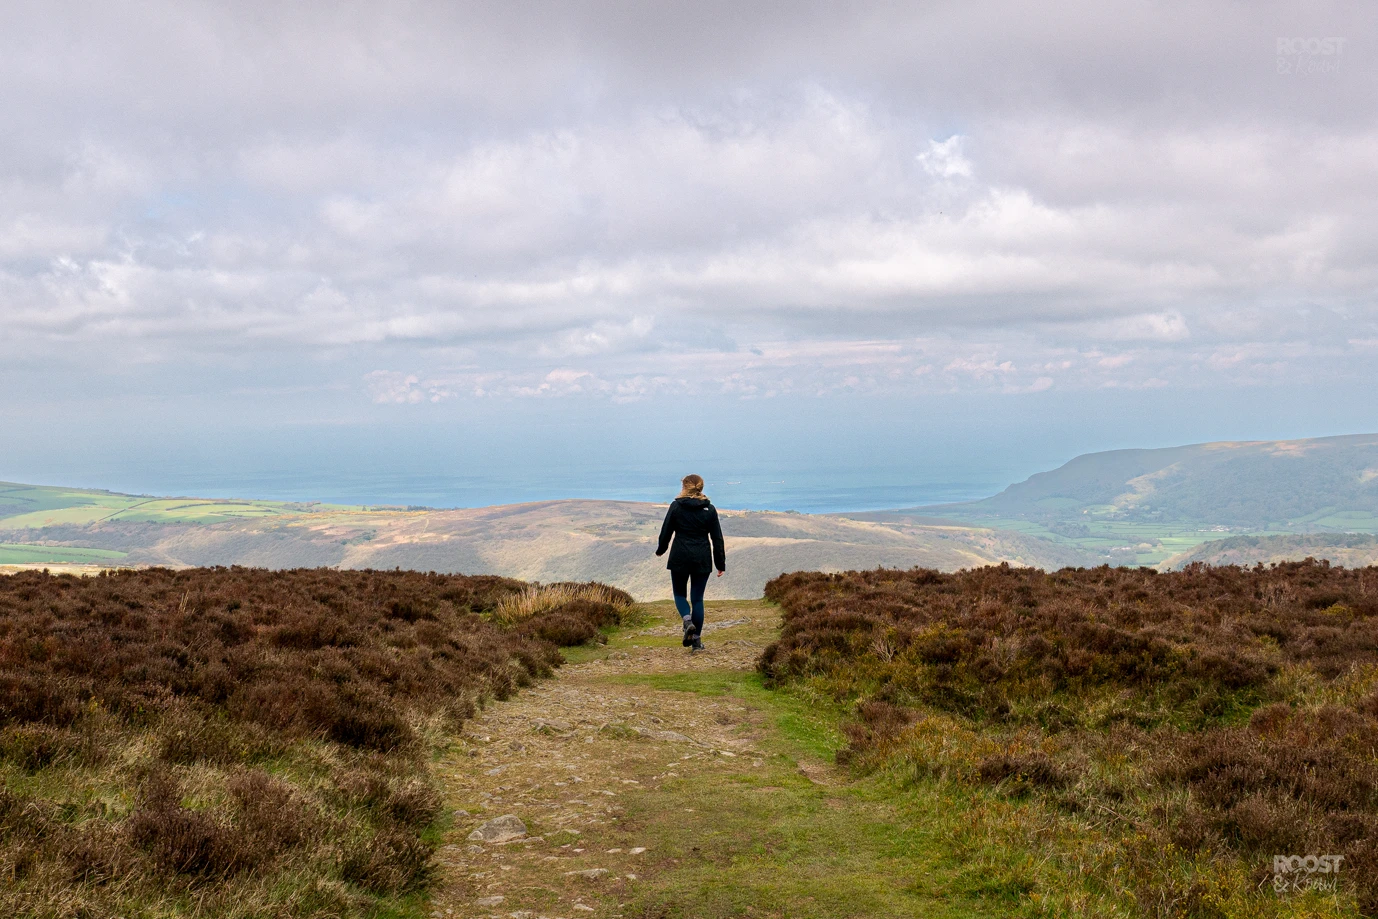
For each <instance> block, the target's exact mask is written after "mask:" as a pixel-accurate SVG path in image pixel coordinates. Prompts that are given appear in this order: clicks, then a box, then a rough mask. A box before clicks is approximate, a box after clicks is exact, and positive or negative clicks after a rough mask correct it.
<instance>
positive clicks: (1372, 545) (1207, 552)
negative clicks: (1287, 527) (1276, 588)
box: [1169, 533, 1378, 568]
mask: <svg viewBox="0 0 1378 919" xmlns="http://www.w3.org/2000/svg"><path fill="white" fill-rule="evenodd" d="M1305 558H1314V559H1325V560H1327V561H1329V562H1330V563H1331V564H1333V565H1343V566H1345V567H1346V568H1362V567H1364V566H1365V565H1378V536H1374V535H1372V534H1368V533H1300V534H1296V535H1288V536H1232V537H1230V538H1229V539H1221V540H1217V541H1215V542H1209V543H1205V544H1203V545H1201V546H1198V547H1197V548H1195V549H1193V550H1192V551H1190V552H1184V553H1183V554H1181V555H1179V556H1176V557H1174V558H1172V559H1170V560H1169V565H1170V567H1172V568H1182V567H1184V566H1186V565H1189V564H1191V563H1192V562H1205V563H1206V564H1207V565H1257V564H1258V563H1260V562H1262V563H1263V564H1265V565H1268V564H1272V563H1273V562H1289V561H1301V560H1302V559H1305Z"/></svg>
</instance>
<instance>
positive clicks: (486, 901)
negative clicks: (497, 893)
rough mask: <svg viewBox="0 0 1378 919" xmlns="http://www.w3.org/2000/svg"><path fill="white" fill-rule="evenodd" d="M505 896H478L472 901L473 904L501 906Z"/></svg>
mask: <svg viewBox="0 0 1378 919" xmlns="http://www.w3.org/2000/svg"><path fill="white" fill-rule="evenodd" d="M506 899H507V898H506V897H479V898H478V899H477V900H475V901H474V905H475V906H480V907H482V906H501V905H502V901H503V900H506Z"/></svg>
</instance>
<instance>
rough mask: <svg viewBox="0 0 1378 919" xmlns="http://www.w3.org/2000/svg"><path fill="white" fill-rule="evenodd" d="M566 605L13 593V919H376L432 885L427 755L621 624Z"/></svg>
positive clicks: (390, 585) (97, 588)
mask: <svg viewBox="0 0 1378 919" xmlns="http://www.w3.org/2000/svg"><path fill="white" fill-rule="evenodd" d="M557 586H558V587H559V588H560V592H561V593H560V595H561V597H562V599H561V600H560V602H559V603H556V604H553V605H550V606H548V607H546V608H543V609H541V610H539V611H537V612H535V613H534V614H533V615H531V616H530V617H528V618H525V619H523V620H522V621H521V622H520V623H519V624H514V625H513V626H512V627H511V628H507V627H503V626H501V625H499V624H495V623H494V622H491V621H489V620H490V617H491V614H492V613H493V611H494V610H495V609H496V608H497V606H498V605H499V604H500V603H502V602H503V601H504V600H505V599H507V598H512V597H518V596H522V595H523V593H524V592H527V593H530V591H529V589H528V586H527V585H525V584H523V583H522V582H520V581H513V580H509V579H505V578H496V577H464V576H459V575H436V574H423V573H419V572H408V571H400V570H399V571H333V570H298V571H264V570H255V569H245V568H212V569H193V570H186V571H169V570H163V569H150V570H142V571H119V572H108V573H105V574H102V575H100V576H98V577H91V578H78V577H72V576H52V575H49V574H48V573H46V572H25V573H21V574H17V575H12V576H8V577H0V779H3V783H4V784H3V786H0V877H3V878H4V879H5V884H4V885H0V915H40V914H41V915H53V916H58V915H64V916H66V915H88V916H107V915H108V916H119V915H127V914H129V913H130V912H131V911H132V912H138V913H139V914H143V913H144V912H147V911H148V910H149V909H152V907H151V906H150V904H153V903H158V904H162V906H160V907H158V910H161V911H159V912H158V914H159V915H164V914H167V915H178V914H181V913H180V912H179V910H184V907H182V906H177V905H176V904H179V903H181V904H186V905H185V909H188V910H193V911H194V910H196V909H203V908H204V909H205V910H209V911H210V912H212V913H213V912H215V910H216V909H232V910H233V911H235V912H236V913H237V914H239V913H242V914H245V915H248V914H253V915H265V916H266V915H273V916H284V917H285V916H296V915H303V916H304V915H313V916H314V915H319V916H324V915H332V916H333V915H366V914H372V913H374V912H375V911H376V910H377V907H378V898H380V897H384V898H386V897H390V896H393V895H397V894H401V893H405V892H407V891H411V890H414V889H416V888H417V887H418V886H420V885H423V884H424V883H425V882H426V881H427V879H428V878H429V877H430V872H431V859H432V856H433V851H432V848H433V847H432V845H431V844H430V843H428V842H427V841H425V840H424V839H423V837H422V833H423V831H424V830H425V829H426V828H427V827H428V826H430V825H431V824H432V823H433V822H434V821H435V819H436V817H437V816H438V814H439V812H440V808H441V798H440V795H439V793H438V792H437V790H436V788H435V785H434V782H433V781H432V780H431V778H430V775H429V773H428V771H427V763H428V761H429V757H428V754H429V752H430V751H429V750H428V749H427V748H426V744H427V743H429V742H430V741H429V740H428V739H427V738H432V737H435V736H438V734H437V732H440V731H441V726H443V725H448V726H449V727H450V728H452V729H453V728H455V727H457V726H458V725H459V723H460V722H462V721H463V720H464V719H466V718H468V717H471V716H472V715H473V714H474V712H475V711H476V709H477V707H478V706H479V705H482V704H483V703H484V701H485V700H486V699H490V698H503V697H506V696H508V695H510V694H511V693H512V692H514V691H515V690H516V689H517V688H518V687H519V686H523V685H527V684H529V683H530V682H532V681H533V680H535V679H538V678H541V677H544V676H547V675H549V674H550V673H551V672H552V670H553V668H554V667H556V666H558V665H559V663H560V662H561V660H562V658H561V656H560V654H559V651H558V649H557V647H556V646H557V645H570V644H577V643H582V642H584V641H587V640H589V639H591V638H595V637H598V635H599V632H598V630H599V629H600V628H602V627H604V626H606V625H609V624H613V623H616V622H617V621H619V619H620V618H621V616H622V615H624V614H625V612H626V610H627V609H628V607H629V605H630V597H627V596H626V595H625V594H622V593H621V592H620V591H614V590H613V589H612V588H606V587H603V586H602V585H557ZM624 600H625V602H624ZM20 788H23V789H26V791H23V792H21V791H20V790H19V789H20ZM198 903H199V904H202V906H199V907H198V906H195V905H194V904H198ZM206 904H211V905H206ZM215 904H219V906H215ZM164 907H165V909H164ZM158 910H155V911H158Z"/></svg>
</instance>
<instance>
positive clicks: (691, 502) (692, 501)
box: [675, 498, 713, 507]
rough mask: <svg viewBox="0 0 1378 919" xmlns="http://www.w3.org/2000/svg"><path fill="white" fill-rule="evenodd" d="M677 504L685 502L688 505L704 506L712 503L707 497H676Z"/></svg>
mask: <svg viewBox="0 0 1378 919" xmlns="http://www.w3.org/2000/svg"><path fill="white" fill-rule="evenodd" d="M675 503H676V504H683V505H685V506H686V507H703V506H704V505H705V504H712V503H713V502H712V501H709V500H708V499H707V498H676V499H675Z"/></svg>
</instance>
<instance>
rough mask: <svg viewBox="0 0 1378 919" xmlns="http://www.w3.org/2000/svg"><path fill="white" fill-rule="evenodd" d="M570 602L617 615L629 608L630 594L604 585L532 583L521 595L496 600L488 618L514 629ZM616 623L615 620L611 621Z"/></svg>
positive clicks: (511, 595) (566, 582) (630, 602)
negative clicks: (604, 608) (590, 605)
mask: <svg viewBox="0 0 1378 919" xmlns="http://www.w3.org/2000/svg"><path fill="white" fill-rule="evenodd" d="M572 603H585V604H592V605H593V606H595V607H607V608H609V609H610V611H613V612H616V613H625V612H626V611H627V610H629V609H630V608H631V606H632V603H633V600H632V596H631V594H629V593H627V592H626V591H625V590H618V589H617V588H616V587H609V586H608V585H607V584H597V583H588V584H576V583H572V582H569V581H561V582H558V583H555V584H533V585H531V586H530V587H527V588H526V589H524V590H522V591H521V592H520V593H516V594H510V595H508V596H505V597H503V598H502V599H501V600H499V601H498V603H497V605H496V606H495V607H494V609H493V612H492V614H491V617H490V618H491V619H492V621H493V622H494V623H497V624H498V625H505V626H514V625H519V624H521V623H523V622H526V621H527V620H528V619H531V618H532V617H533V616H541V615H545V614H548V613H552V612H555V611H556V610H559V609H561V608H563V607H566V606H569V605H570V604H572ZM612 621H616V620H612Z"/></svg>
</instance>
